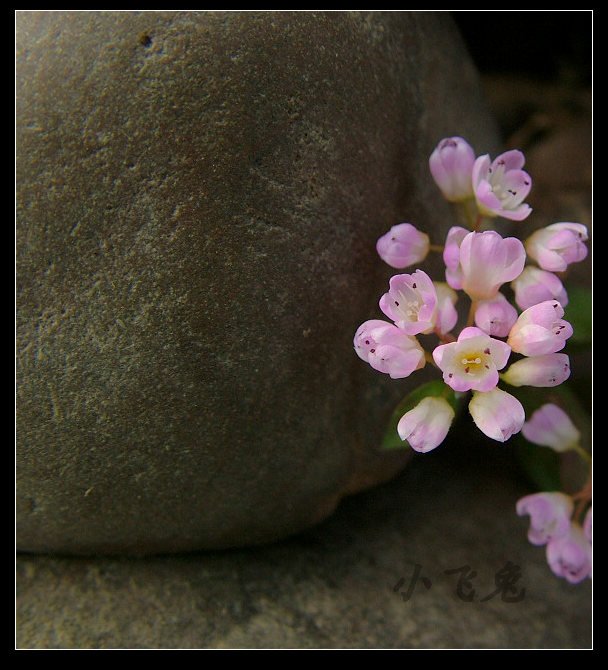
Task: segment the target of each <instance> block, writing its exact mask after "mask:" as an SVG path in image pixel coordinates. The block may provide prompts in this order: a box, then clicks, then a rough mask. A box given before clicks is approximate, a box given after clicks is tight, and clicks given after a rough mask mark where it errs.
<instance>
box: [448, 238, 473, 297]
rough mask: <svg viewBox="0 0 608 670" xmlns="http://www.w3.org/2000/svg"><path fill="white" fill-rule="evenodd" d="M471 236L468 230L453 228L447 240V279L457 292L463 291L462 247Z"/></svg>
mask: <svg viewBox="0 0 608 670" xmlns="http://www.w3.org/2000/svg"><path fill="white" fill-rule="evenodd" d="M468 234H469V231H468V230H467V229H466V228H461V227H460V226H452V228H450V229H449V231H448V234H447V237H446V238H445V246H444V247H443V262H444V263H445V279H446V281H447V283H448V284H449V285H450V286H451V287H452V288H453V289H456V290H457V291H460V290H461V289H462V270H461V269H460V245H461V244H462V240H464V238H465V237H466V236H467V235H468Z"/></svg>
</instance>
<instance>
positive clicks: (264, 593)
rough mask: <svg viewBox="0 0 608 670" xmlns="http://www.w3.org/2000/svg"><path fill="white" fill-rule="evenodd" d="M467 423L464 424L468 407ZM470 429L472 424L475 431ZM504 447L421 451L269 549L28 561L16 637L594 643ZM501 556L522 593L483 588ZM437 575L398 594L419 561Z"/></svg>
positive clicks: (31, 641) (22, 642) (582, 596)
mask: <svg viewBox="0 0 608 670" xmlns="http://www.w3.org/2000/svg"><path fill="white" fill-rule="evenodd" d="M464 421H465V422H466V424H467V425H466V426H462V428H467V429H468V428H470V426H469V425H468V424H469V419H468V418H465V419H464ZM470 434H473V435H475V433H470ZM512 454H513V452H512V450H511V449H510V448H509V445H504V446H501V445H497V444H496V443H493V444H490V443H487V442H484V443H482V444H471V441H470V439H469V440H466V441H461V443H460V444H459V443H458V438H456V439H454V435H453V434H452V439H449V440H448V441H447V442H446V443H445V445H443V446H442V447H441V448H440V449H438V450H437V451H435V452H432V453H430V454H426V455H424V456H416V457H415V458H414V461H413V463H412V464H411V465H410V466H409V467H408V468H406V470H405V472H404V473H403V474H402V475H400V476H399V477H398V478H397V479H395V480H393V481H392V482H391V483H390V484H386V485H384V486H382V487H378V488H376V489H374V490H373V491H369V492H366V493H364V494H360V495H358V496H354V497H351V498H349V499H348V500H346V501H344V502H343V503H342V504H341V505H340V507H339V509H338V510H337V512H336V513H335V514H334V515H333V516H332V517H331V519H329V520H328V521H326V522H325V523H323V524H321V525H320V526H317V527H316V528H314V529H311V530H309V531H307V532H305V533H304V534H302V535H300V536H299V537H297V538H294V539H291V540H287V541H283V542H281V543H277V544H275V545H271V546H267V547H263V548H254V549H238V550H229V551H224V552H214V553H206V554H192V555H189V556H180V557H178V556H172V557H156V558H146V559H141V560H133V559H131V560H129V559H97V560H91V559H75V558H71V559H66V558H53V557H41V556H31V555H30V556H21V557H19V559H18V580H17V644H18V646H19V647H21V648H38V649H40V648H57V647H61V648H65V647H71V648H126V647H132V648H159V647H162V648H170V649H174V648H188V649H190V648H199V647H210V648H227V647H228V648H243V647H246V648H266V647H270V648H286V647H289V648H293V647H295V648H390V649H392V648H446V647H448V648H476V647H480V648H493V647H497V648H588V647H590V645H591V584H590V582H588V581H587V582H585V583H583V584H581V585H579V586H570V585H568V584H567V583H566V582H564V581H562V580H558V579H557V578H555V577H553V576H552V574H551V573H550V571H549V568H548V567H547V565H546V563H545V558H544V550H543V549H542V548H539V547H533V546H531V545H529V544H528V543H527V541H526V529H527V521H526V519H520V518H518V517H517V516H516V515H515V509H514V507H515V501H516V499H517V498H518V497H519V496H521V495H523V494H525V493H527V492H529V491H530V489H529V488H528V486H527V484H524V483H523V482H522V481H520V480H519V478H518V475H517V469H516V468H514V463H513V462H512V460H511V457H512ZM507 561H511V562H512V563H515V564H516V565H518V566H519V567H520V568H521V571H522V576H521V579H520V581H519V582H518V583H517V586H519V587H524V588H525V589H526V593H525V598H524V600H523V601H522V602H519V603H507V602H503V601H502V600H501V598H500V595H497V596H495V597H494V598H493V599H491V600H489V601H487V602H485V603H484V602H479V601H476V602H472V603H468V602H463V601H462V600H460V599H459V598H458V597H457V594H456V583H457V576H456V575H445V574H444V573H443V571H444V570H450V569H454V568H459V567H462V566H464V565H466V564H468V565H470V566H471V568H472V569H473V570H475V571H477V576H476V577H475V578H474V579H473V586H474V587H475V589H476V591H477V598H478V599H480V598H483V597H485V596H486V595H489V594H490V593H491V592H493V591H494V590H495V585H494V575H495V573H496V572H497V571H498V570H500V569H501V568H502V567H503V566H504V565H505V563H506V562H507ZM416 563H418V564H420V565H421V566H422V569H423V572H422V574H423V576H425V577H428V578H429V579H431V581H432V586H431V588H430V590H426V589H425V588H424V586H423V585H422V584H421V583H420V584H418V586H417V587H416V589H415V591H414V593H413V594H412V597H411V598H410V600H409V601H407V602H404V601H403V600H402V598H401V596H400V595H399V594H398V593H395V592H394V591H393V588H394V587H395V586H396V584H397V582H398V581H399V580H400V579H401V578H404V579H405V580H406V584H405V585H404V587H402V588H403V590H405V588H406V587H407V583H408V580H409V579H410V577H411V575H412V573H413V570H414V565H415V564H416Z"/></svg>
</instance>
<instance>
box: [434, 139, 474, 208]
mask: <svg viewBox="0 0 608 670" xmlns="http://www.w3.org/2000/svg"><path fill="white" fill-rule="evenodd" d="M474 163H475V152H474V151H473V149H472V148H471V146H470V145H469V143H468V142H467V141H466V140H463V139H462V137H447V138H446V139H443V140H441V142H439V144H438V145H437V147H436V148H435V150H434V151H433V153H432V154H431V157H430V158H429V167H430V169H431V174H432V175H433V179H434V180H435V183H436V184H437V186H439V188H440V189H441V192H442V193H443V197H444V198H445V199H446V200H450V201H451V202H460V201H462V200H468V199H469V198H472V197H473V183H472V181H471V174H472V171H473V164H474Z"/></svg>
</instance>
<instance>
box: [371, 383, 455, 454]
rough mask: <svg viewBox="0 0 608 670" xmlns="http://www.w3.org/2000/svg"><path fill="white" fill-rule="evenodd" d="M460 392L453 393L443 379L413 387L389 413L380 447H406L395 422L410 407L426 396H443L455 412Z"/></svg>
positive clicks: (406, 444) (412, 407)
mask: <svg viewBox="0 0 608 670" xmlns="http://www.w3.org/2000/svg"><path fill="white" fill-rule="evenodd" d="M460 396H462V394H459V393H454V391H452V389H451V388H450V387H449V386H446V384H445V383H444V382H443V381H439V380H435V381H432V382H427V383H426V384H422V386H419V387H418V388H417V389H414V390H413V391H412V392H411V393H408V395H406V396H405V398H403V400H402V401H401V402H400V403H399V404H398V405H397V407H396V408H395V411H394V412H393V414H392V415H391V418H390V421H389V423H388V428H387V429H386V432H385V433H384V439H383V440H382V445H381V448H382V449H403V448H404V447H408V443H407V441H403V440H402V439H401V438H400V437H399V433H398V432H397V424H398V423H399V420H400V419H401V417H402V416H403V415H404V414H405V413H406V412H409V411H410V410H411V409H414V407H416V405H417V404H418V403H419V402H420V401H421V400H423V399H424V398H428V397H442V398H445V399H446V400H447V401H448V402H449V403H450V405H452V407H453V408H454V411H455V412H458V405H459V403H458V400H459V397H460Z"/></svg>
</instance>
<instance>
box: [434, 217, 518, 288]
mask: <svg viewBox="0 0 608 670" xmlns="http://www.w3.org/2000/svg"><path fill="white" fill-rule="evenodd" d="M450 235H451V238H450ZM460 237H461V233H460V231H459V230H454V228H452V229H451V230H450V232H449V233H448V240H447V241H446V249H447V247H448V244H449V251H447V252H446V250H444V260H445V259H446V255H447V258H448V261H449V266H448V268H447V269H446V279H447V280H448V283H449V284H450V286H451V287H452V288H455V289H460V288H461V289H463V290H464V291H465V292H466V293H467V294H468V295H469V297H470V298H471V299H472V300H490V299H491V298H494V296H495V295H496V294H497V293H498V289H499V288H500V287H501V285H502V284H504V283H505V282H508V281H513V279H515V278H516V277H518V276H519V275H520V274H521V272H522V270H523V269H524V264H525V262H526V252H525V249H524V245H523V244H522V243H521V242H520V241H519V240H518V239H517V238H515V237H507V238H505V239H503V238H502V237H501V236H500V235H499V234H498V233H496V232H494V231H493V230H488V231H485V232H483V233H468V234H467V235H465V236H464V237H463V239H462V242H461V243H460V246H459V248H458V252H456V246H457V241H458V239H459V238H460ZM456 253H458V264H457V265H456V262H455V259H456Z"/></svg>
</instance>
